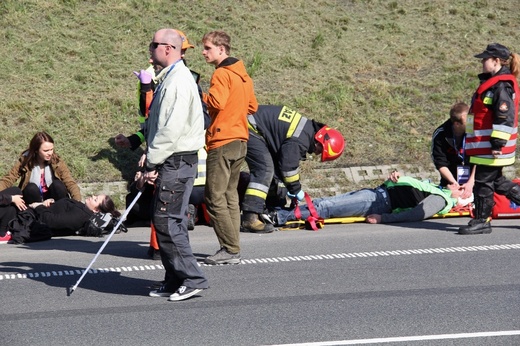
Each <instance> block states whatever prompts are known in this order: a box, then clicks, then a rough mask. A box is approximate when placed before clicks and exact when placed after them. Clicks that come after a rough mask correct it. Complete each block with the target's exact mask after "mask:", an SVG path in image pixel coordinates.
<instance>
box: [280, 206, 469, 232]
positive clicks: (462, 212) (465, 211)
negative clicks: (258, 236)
mask: <svg viewBox="0 0 520 346" xmlns="http://www.w3.org/2000/svg"><path fill="white" fill-rule="evenodd" d="M461 216H471V215H470V210H469V208H453V209H452V210H450V211H449V212H448V213H446V214H442V215H441V214H435V215H433V217H432V218H446V217H461ZM365 220H366V217H364V216H361V217H360V216H351V217H337V218H330V219H324V220H323V223H324V224H322V225H320V226H321V227H319V228H323V227H324V226H325V225H326V224H346V223H354V222H365ZM278 229H279V230H280V231H289V230H297V229H312V228H311V227H310V226H309V225H308V224H307V222H306V221H305V220H297V221H288V222H287V223H286V224H285V225H283V226H280V227H278Z"/></svg>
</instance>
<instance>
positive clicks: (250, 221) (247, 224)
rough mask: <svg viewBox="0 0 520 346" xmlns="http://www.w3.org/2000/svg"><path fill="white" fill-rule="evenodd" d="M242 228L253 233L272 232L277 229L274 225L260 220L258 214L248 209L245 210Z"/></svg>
mask: <svg viewBox="0 0 520 346" xmlns="http://www.w3.org/2000/svg"><path fill="white" fill-rule="evenodd" d="M242 228H243V231H244V232H251V233H271V232H273V231H274V230H275V228H274V226H273V225H271V224H266V223H263V222H262V221H260V219H259V218H258V214H256V213H252V212H248V211H244V215H243V217H242Z"/></svg>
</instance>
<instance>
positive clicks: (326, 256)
mask: <svg viewBox="0 0 520 346" xmlns="http://www.w3.org/2000/svg"><path fill="white" fill-rule="evenodd" d="M519 249H520V244H503V245H483V246H464V247H449V248H446V247H443V248H430V249H407V250H388V251H370V252H352V253H339V254H320V255H302V256H284V257H268V258H251V259H243V260H242V261H241V262H240V263H241V264H247V265H251V264H279V263H281V262H284V263H286V262H299V261H326V260H337V259H345V258H358V259H359V258H368V257H386V256H417V255H428V254H439V253H447V252H461V253H464V252H468V251H469V252H475V251H500V250H519ZM199 265H201V266H204V267H211V266H212V265H208V264H202V263H199ZM158 269H164V267H163V266H162V265H159V264H156V265H149V264H147V265H139V266H136V265H134V266H131V267H115V268H112V267H111V268H98V269H90V270H89V274H103V273H114V272H116V273H120V272H134V271H136V272H137V271H149V270H158ZM0 271H1V268H0ZM83 271H84V269H75V270H64V271H61V270H60V271H51V272H23V273H7V274H0V281H2V280H15V279H27V278H39V277H57V276H70V275H81V274H83Z"/></svg>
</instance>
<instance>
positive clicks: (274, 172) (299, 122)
mask: <svg viewBox="0 0 520 346" xmlns="http://www.w3.org/2000/svg"><path fill="white" fill-rule="evenodd" d="M248 121H249V141H248V142H247V156H246V162H247V164H248V166H249V172H250V182H249V185H248V187H247V190H246V193H245V196H244V201H243V203H242V212H243V215H242V230H243V231H247V232H254V233H270V232H272V231H274V226H273V225H272V224H269V223H265V222H263V221H262V220H261V218H260V217H259V215H261V214H262V213H264V206H265V200H266V197H267V195H268V193H269V189H270V187H271V186H274V187H276V184H272V181H273V178H276V179H278V180H280V181H282V182H283V183H284V184H285V186H286V187H287V190H288V193H287V195H288V196H289V197H291V198H297V199H298V200H300V201H301V200H303V199H304V195H305V194H304V192H303V190H302V186H301V183H300V174H299V165H300V160H305V158H306V154H307V153H309V154H312V153H315V154H321V161H331V160H335V159H337V158H338V157H339V156H340V155H341V153H342V152H343V149H344V146H345V142H344V139H343V136H342V135H341V133H339V131H337V130H335V129H332V128H330V127H328V126H326V125H324V124H322V123H319V122H316V121H314V120H310V119H307V118H306V117H304V116H302V115H301V114H300V113H298V112H295V111H294V110H291V109H289V108H287V107H285V106H272V105H260V106H258V111H257V112H256V113H255V114H253V115H249V116H248ZM276 179H275V181H276Z"/></svg>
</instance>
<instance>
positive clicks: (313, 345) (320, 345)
mask: <svg viewBox="0 0 520 346" xmlns="http://www.w3.org/2000/svg"><path fill="white" fill-rule="evenodd" d="M512 335H520V330H504V331H498V332H479V333H460V334H439V335H417V336H401V337H392V338H376V339H357V340H337V341H321V342H306V343H301V344H278V345H270V346H339V345H367V344H380V343H388V342H407V341H424V340H446V339H464V338H486V337H491V336H512Z"/></svg>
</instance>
